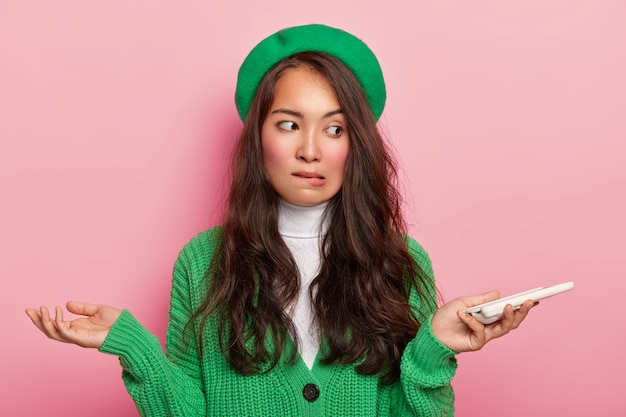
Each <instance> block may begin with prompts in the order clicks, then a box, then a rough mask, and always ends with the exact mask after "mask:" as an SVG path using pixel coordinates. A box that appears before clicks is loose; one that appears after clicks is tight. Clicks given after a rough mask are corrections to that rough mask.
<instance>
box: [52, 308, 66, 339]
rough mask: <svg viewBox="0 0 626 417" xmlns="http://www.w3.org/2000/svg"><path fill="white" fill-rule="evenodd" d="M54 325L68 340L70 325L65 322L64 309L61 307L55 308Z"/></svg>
mask: <svg viewBox="0 0 626 417" xmlns="http://www.w3.org/2000/svg"><path fill="white" fill-rule="evenodd" d="M54 324H55V325H56V328H57V331H58V333H59V335H60V336H62V337H63V338H64V339H65V340H67V330H68V327H69V326H68V324H67V323H65V322H64V321H63V309H61V307H55V308H54Z"/></svg>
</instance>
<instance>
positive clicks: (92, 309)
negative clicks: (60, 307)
mask: <svg viewBox="0 0 626 417" xmlns="http://www.w3.org/2000/svg"><path fill="white" fill-rule="evenodd" d="M66 307H67V311H69V312H70V313H73V314H78V315H81V316H93V315H94V314H96V312H97V311H98V309H99V308H100V307H101V306H100V305H99V304H89V303H81V302H78V301H68V302H67V304H66Z"/></svg>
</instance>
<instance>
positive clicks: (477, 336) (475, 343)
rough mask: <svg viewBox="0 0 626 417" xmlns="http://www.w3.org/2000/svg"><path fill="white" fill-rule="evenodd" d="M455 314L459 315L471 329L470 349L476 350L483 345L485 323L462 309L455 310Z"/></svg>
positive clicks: (485, 341)
mask: <svg viewBox="0 0 626 417" xmlns="http://www.w3.org/2000/svg"><path fill="white" fill-rule="evenodd" d="M457 316H459V318H460V319H461V321H462V322H463V323H464V324H465V325H466V326H467V327H469V329H470V330H471V331H472V335H471V340H472V341H471V349H473V350H478V349H480V348H481V347H483V346H484V345H485V343H487V337H486V333H485V325H484V324H482V323H481V322H480V321H478V320H477V319H476V318H475V317H474V316H472V315H471V314H467V313H465V312H464V311H463V310H459V311H457Z"/></svg>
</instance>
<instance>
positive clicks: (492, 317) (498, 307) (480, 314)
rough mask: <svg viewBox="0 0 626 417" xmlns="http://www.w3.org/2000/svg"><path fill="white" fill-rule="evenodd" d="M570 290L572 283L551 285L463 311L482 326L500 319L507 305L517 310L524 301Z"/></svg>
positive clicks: (537, 299)
mask: <svg viewBox="0 0 626 417" xmlns="http://www.w3.org/2000/svg"><path fill="white" fill-rule="evenodd" d="M572 288H574V283H573V282H572V281H569V282H564V283H562V284H557V285H552V286H550V287H539V288H535V289H532V290H528V291H524V292H520V293H517V294H514V295H510V296H508V297H504V298H499V299H497V300H494V301H490V302H488V303H484V304H479V305H477V306H474V307H470V308H468V309H467V310H465V313H467V314H471V315H472V316H474V317H476V319H478V321H480V322H481V323H483V324H491V323H495V322H496V321H498V320H500V319H501V318H502V315H503V314H504V307H505V306H506V305H507V304H511V305H512V306H513V310H517V309H518V308H520V307H521V306H522V304H524V301H526V300H533V301H539V300H541V299H544V298H548V297H552V296H553V295H557V294H560V293H562V292H564V291H569V290H571V289H572Z"/></svg>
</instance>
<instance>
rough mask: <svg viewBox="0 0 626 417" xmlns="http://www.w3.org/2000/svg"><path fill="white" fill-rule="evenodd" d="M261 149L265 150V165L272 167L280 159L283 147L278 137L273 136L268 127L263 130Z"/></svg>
mask: <svg viewBox="0 0 626 417" xmlns="http://www.w3.org/2000/svg"><path fill="white" fill-rule="evenodd" d="M261 149H262V150H263V165H264V166H265V169H266V170H267V167H268V166H269V167H271V166H272V165H273V164H275V163H276V162H277V161H279V160H280V156H281V147H280V146H279V142H278V141H277V140H276V138H273V137H272V135H271V134H269V133H268V132H267V131H266V129H263V130H261Z"/></svg>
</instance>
